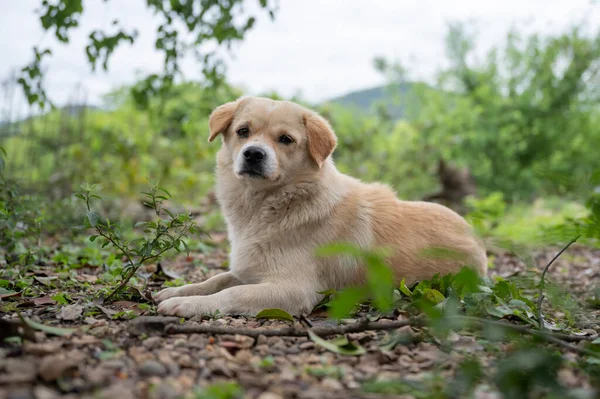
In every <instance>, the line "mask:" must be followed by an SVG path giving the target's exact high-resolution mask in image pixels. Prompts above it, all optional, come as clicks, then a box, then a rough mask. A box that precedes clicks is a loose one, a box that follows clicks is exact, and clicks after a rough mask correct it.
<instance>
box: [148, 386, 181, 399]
mask: <svg viewBox="0 0 600 399" xmlns="http://www.w3.org/2000/svg"><path fill="white" fill-rule="evenodd" d="M148 397H149V398H150V399H176V398H179V397H180V394H179V392H178V391H177V389H175V387H173V385H171V384H169V383H168V382H163V383H161V384H159V385H158V386H157V387H155V388H154V389H153V390H152V392H151V393H150V395H148Z"/></svg>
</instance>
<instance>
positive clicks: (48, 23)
mask: <svg viewBox="0 0 600 399" xmlns="http://www.w3.org/2000/svg"><path fill="white" fill-rule="evenodd" d="M244 5H245V0H228V1H223V0H202V1H198V2H196V1H171V0H147V1H146V7H147V8H148V9H150V10H151V11H153V13H154V14H155V15H157V16H158V17H159V18H160V19H161V22H160V23H159V25H158V27H157V28H156V40H155V42H154V46H155V48H156V50H157V51H159V52H161V53H163V55H164V68H163V70H164V71H163V72H162V73H161V74H152V75H149V76H147V77H146V78H145V79H144V80H143V81H142V83H141V84H139V85H137V86H136V87H134V88H133V89H132V94H133V97H134V98H135V100H136V101H137V103H138V105H140V106H147V105H148V101H149V97H150V96H152V95H156V94H165V93H166V91H167V90H169V89H170V88H171V86H172V85H173V82H174V81H175V79H176V78H177V77H178V76H181V75H182V72H181V68H180V62H181V59H182V58H183V57H185V56H186V55H187V54H188V53H189V52H191V53H192V54H193V55H194V56H195V58H196V59H197V60H198V62H200V63H201V65H202V72H203V74H204V76H205V78H206V81H207V82H209V83H212V84H214V85H216V84H218V83H220V82H221V81H222V80H223V60H222V59H221V58H220V57H219V55H218V54H217V52H216V51H212V52H207V53H203V54H201V53H200V50H199V49H201V48H202V49H205V48H206V46H205V45H206V44H208V43H210V44H216V45H217V46H226V47H227V48H229V47H230V46H231V44H232V43H233V42H235V41H240V40H242V39H243V38H244V35H245V34H246V32H247V31H248V30H250V29H252V27H253V26H254V23H255V21H256V18H255V17H254V16H252V15H244V7H243V6H244ZM259 5H260V8H261V9H264V10H266V11H267V12H268V14H269V15H270V17H271V19H273V18H274V16H275V11H276V6H275V5H274V4H273V3H272V2H271V1H269V0H260V1H259ZM84 11H85V8H84V2H83V0H43V1H42V2H41V7H40V9H39V21H40V24H41V26H42V28H43V30H44V31H46V32H51V33H53V34H54V36H55V37H56V39H57V40H58V41H59V42H60V43H64V44H68V43H69V39H70V34H71V31H72V30H74V29H76V28H79V21H80V19H81V16H82V15H83V13H84ZM177 25H180V26H181V27H182V28H183V29H180V28H178V27H177ZM111 29H112V32H108V31H101V30H94V31H92V32H91V33H89V34H88V39H89V42H88V44H87V45H86V47H85V53H86V56H87V60H88V63H89V65H90V67H91V69H92V71H95V70H96V68H97V65H98V64H101V65H102V68H103V69H104V70H108V63H109V60H110V58H111V56H112V55H113V53H114V51H115V50H116V49H117V48H118V47H119V46H120V45H122V44H123V43H129V44H131V45H132V44H134V43H135V40H136V39H137V37H138V32H137V30H136V29H135V28H131V29H129V28H127V29H126V28H123V27H122V26H121V23H120V21H119V20H117V19H116V20H114V21H113V22H112V28H111ZM45 55H51V50H50V49H44V50H43V51H40V50H38V49H37V48H34V58H33V60H32V61H31V63H30V64H28V65H27V66H25V67H24V68H22V69H21V74H20V77H19V80H18V83H19V85H21V87H22V89H23V91H24V92H25V94H26V96H27V100H28V101H29V103H30V104H38V105H39V106H40V107H42V108H44V106H45V105H46V104H47V103H50V100H49V98H48V96H47V94H46V91H45V87H44V72H43V71H42V61H43V60H42V58H43V57H44V56H45Z"/></svg>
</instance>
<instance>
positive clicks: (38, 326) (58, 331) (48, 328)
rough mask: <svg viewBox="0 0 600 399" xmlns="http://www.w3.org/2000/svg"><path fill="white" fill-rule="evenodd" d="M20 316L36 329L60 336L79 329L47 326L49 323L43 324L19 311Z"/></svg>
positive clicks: (24, 321)
mask: <svg viewBox="0 0 600 399" xmlns="http://www.w3.org/2000/svg"><path fill="white" fill-rule="evenodd" d="M19 317H20V318H21V320H22V321H23V323H25V324H27V325H28V326H29V327H31V328H33V329H34V330H38V331H43V332H45V333H47V334H52V335H57V336H59V337H64V336H67V335H71V334H73V333H75V332H76V331H77V329H76V328H61V327H53V326H47V325H45V324H41V323H36V322H35V321H33V320H29V319H28V318H26V317H23V316H22V315H21V314H20V313H19Z"/></svg>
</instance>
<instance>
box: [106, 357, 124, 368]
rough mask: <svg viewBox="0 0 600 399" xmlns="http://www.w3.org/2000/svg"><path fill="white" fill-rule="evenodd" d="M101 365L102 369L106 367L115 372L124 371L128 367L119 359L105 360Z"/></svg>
mask: <svg viewBox="0 0 600 399" xmlns="http://www.w3.org/2000/svg"><path fill="white" fill-rule="evenodd" d="M101 365H102V367H105V368H107V369H113V370H119V369H124V368H125V367H126V365H125V362H123V361H122V360H118V359H110V360H105V361H104V362H102V363H101Z"/></svg>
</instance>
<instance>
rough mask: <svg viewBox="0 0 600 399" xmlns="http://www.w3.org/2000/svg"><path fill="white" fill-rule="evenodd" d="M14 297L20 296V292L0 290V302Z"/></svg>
mask: <svg viewBox="0 0 600 399" xmlns="http://www.w3.org/2000/svg"><path fill="white" fill-rule="evenodd" d="M14 296H21V292H16V291H13V290H8V289H6V288H0V300H1V299H4V298H10V297H14Z"/></svg>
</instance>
